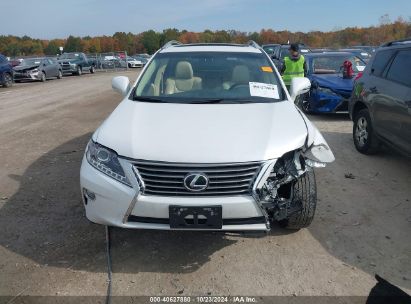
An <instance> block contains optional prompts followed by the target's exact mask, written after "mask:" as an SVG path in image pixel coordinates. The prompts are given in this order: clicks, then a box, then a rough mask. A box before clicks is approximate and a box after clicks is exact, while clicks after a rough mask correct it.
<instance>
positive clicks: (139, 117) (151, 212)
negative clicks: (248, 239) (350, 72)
mask: <svg viewBox="0 0 411 304" xmlns="http://www.w3.org/2000/svg"><path fill="white" fill-rule="evenodd" d="M112 87H113V89H114V90H116V91H118V92H120V93H121V94H122V95H123V97H124V99H123V101H122V102H121V103H120V104H119V105H118V107H117V108H116V109H115V110H114V112H113V113H111V114H110V116H109V117H108V118H107V119H106V120H105V121H104V123H103V124H102V125H101V126H100V127H99V128H98V129H97V131H96V132H95V133H94V134H93V136H92V138H91V140H90V142H89V143H88V145H87V148H86V152H85V156H84V158H83V162H82V165H81V171H80V183H81V191H82V197H83V199H84V206H85V209H86V216H87V218H88V219H89V220H91V221H93V222H95V223H100V224H104V225H112V226H119V227H124V228H144V229H167V230H169V229H188V230H202V229H203V230H204V229H205V230H228V231H232V230H260V231H267V230H269V229H270V223H271V221H273V220H276V221H279V223H280V225H282V226H283V227H286V228H289V229H300V228H302V227H306V226H308V225H309V224H310V223H311V221H312V219H313V217H314V213H315V207H316V182H315V176H314V173H313V168H314V167H324V166H325V165H326V163H328V162H332V161H333V160H334V156H333V153H332V152H331V149H330V147H329V146H328V144H327V143H326V141H325V140H324V138H323V137H322V135H321V133H320V132H319V131H318V129H316V127H315V126H314V125H313V124H312V123H311V122H310V121H309V120H308V119H307V117H306V116H305V115H304V114H303V113H302V112H301V111H300V110H299V109H298V108H297V107H296V106H295V104H294V101H293V99H294V98H295V96H297V95H298V94H302V93H305V92H307V91H308V90H309V87H310V81H309V80H308V79H307V78H294V79H293V81H292V84H291V88H290V92H291V98H290V95H288V94H287V93H286V87H285V85H284V83H283V81H282V79H281V77H279V75H278V73H277V71H276V70H275V66H274V65H273V64H272V62H271V60H270V59H269V57H268V56H267V54H266V53H265V52H264V50H263V49H262V48H261V47H259V46H258V45H257V44H256V43H250V44H248V45H237V44H232V45H231V44H228V45H227V44H225V45H221V44H188V45H182V44H179V43H177V42H173V43H168V44H166V45H165V46H164V47H163V48H161V49H160V50H159V51H158V52H157V53H156V54H155V55H154V57H153V58H152V59H151V61H150V63H149V66H148V67H147V68H146V69H145V70H144V72H143V73H140V75H139V76H138V79H137V81H136V82H135V84H134V85H130V83H129V80H128V77H123V76H118V77H115V78H113V81H112Z"/></svg>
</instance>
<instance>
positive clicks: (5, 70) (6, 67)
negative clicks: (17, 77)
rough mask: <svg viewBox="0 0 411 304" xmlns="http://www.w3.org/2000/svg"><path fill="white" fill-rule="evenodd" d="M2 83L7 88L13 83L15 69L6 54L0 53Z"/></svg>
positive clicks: (0, 82)
mask: <svg viewBox="0 0 411 304" xmlns="http://www.w3.org/2000/svg"><path fill="white" fill-rule="evenodd" d="M0 85H2V86H3V87H5V88H8V87H11V86H12V85H13V69H12V66H11V64H10V63H9V61H8V60H7V57H6V56H3V55H2V54H0Z"/></svg>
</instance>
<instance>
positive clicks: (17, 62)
mask: <svg viewBox="0 0 411 304" xmlns="http://www.w3.org/2000/svg"><path fill="white" fill-rule="evenodd" d="M22 61H23V59H11V60H10V59H9V63H10V64H11V66H12V67H13V68H14V67H15V66H18V65H20V63H21V62H22Z"/></svg>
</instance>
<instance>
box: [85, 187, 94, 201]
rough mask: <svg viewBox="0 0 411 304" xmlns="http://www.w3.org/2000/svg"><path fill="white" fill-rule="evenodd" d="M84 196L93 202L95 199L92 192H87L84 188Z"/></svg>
mask: <svg viewBox="0 0 411 304" xmlns="http://www.w3.org/2000/svg"><path fill="white" fill-rule="evenodd" d="M83 192H84V195H85V196H87V197H88V198H89V199H91V200H92V201H94V200H95V199H96V195H95V194H94V192H91V191H90V190H87V189H86V188H83Z"/></svg>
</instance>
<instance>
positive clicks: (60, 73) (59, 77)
mask: <svg viewBox="0 0 411 304" xmlns="http://www.w3.org/2000/svg"><path fill="white" fill-rule="evenodd" d="M61 78H63V72H62V71H61V70H59V72H58V74H57V79H61Z"/></svg>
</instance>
